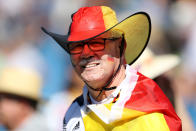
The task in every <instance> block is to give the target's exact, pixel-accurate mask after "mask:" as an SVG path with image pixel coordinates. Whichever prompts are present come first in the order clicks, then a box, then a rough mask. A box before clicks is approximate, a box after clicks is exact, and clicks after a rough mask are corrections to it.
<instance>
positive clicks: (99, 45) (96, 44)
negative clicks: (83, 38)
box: [89, 42, 105, 51]
mask: <svg viewBox="0 0 196 131" xmlns="http://www.w3.org/2000/svg"><path fill="white" fill-rule="evenodd" d="M89 46H90V48H91V50H93V51H100V50H103V49H104V47H105V46H104V42H103V43H102V42H90V43H89Z"/></svg>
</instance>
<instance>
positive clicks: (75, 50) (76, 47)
mask: <svg viewBox="0 0 196 131" xmlns="http://www.w3.org/2000/svg"><path fill="white" fill-rule="evenodd" d="M68 49H69V51H70V53H71V54H79V53H81V52H82V50H83V43H71V44H69V45H68Z"/></svg>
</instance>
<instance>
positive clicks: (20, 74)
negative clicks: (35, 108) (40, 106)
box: [0, 67, 41, 101]
mask: <svg viewBox="0 0 196 131" xmlns="http://www.w3.org/2000/svg"><path fill="white" fill-rule="evenodd" d="M40 92H41V77H40V75H39V74H38V73H36V72H34V71H31V70H26V69H21V68H12V67H6V68H3V69H2V71H1V74H0V93H5V94H11V95H16V96H21V97H24V98H28V99H31V100H36V101H38V100H39V99H40Z"/></svg>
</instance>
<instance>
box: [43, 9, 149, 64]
mask: <svg viewBox="0 0 196 131" xmlns="http://www.w3.org/2000/svg"><path fill="white" fill-rule="evenodd" d="M42 30H43V31H44V32H45V33H47V34H48V35H50V36H51V37H52V38H53V39H54V40H55V41H56V42H57V43H58V44H59V45H60V46H61V47H63V48H64V49H65V50H67V51H68V49H67V44H69V43H72V42H81V41H86V40H89V39H93V38H95V37H97V36H99V35H102V34H104V33H106V32H108V31H110V32H116V31H117V32H121V33H123V34H124V38H125V41H126V44H127V45H126V50H125V59H126V62H127V63H128V64H132V63H133V62H134V61H135V60H136V59H137V58H138V57H139V56H140V54H141V53H142V52H143V50H144V49H145V47H146V45H147V43H148V41H149V37H150V33H151V22H150V17H149V15H148V14H147V13H145V12H137V13H135V14H133V15H130V16H128V17H127V18H125V19H124V20H123V21H121V22H118V20H117V18H116V14H115V12H114V11H113V10H112V9H111V8H110V7H106V6H92V7H82V8H80V9H79V10H78V11H77V12H76V13H74V14H73V15H72V23H71V25H70V29H69V32H68V34H67V35H60V34H55V33H52V32H48V31H47V30H46V29H44V28H42ZM113 35H115V33H114V34H113ZM113 37H114V36H113Z"/></svg>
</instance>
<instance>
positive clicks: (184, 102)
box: [0, 0, 196, 131]
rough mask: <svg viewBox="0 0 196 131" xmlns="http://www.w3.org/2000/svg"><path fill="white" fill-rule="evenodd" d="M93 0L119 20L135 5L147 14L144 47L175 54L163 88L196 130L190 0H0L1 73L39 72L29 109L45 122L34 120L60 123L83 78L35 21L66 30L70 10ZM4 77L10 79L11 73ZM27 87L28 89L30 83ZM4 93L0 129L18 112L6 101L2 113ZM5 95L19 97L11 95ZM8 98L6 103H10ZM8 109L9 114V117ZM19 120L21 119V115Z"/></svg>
mask: <svg viewBox="0 0 196 131" xmlns="http://www.w3.org/2000/svg"><path fill="white" fill-rule="evenodd" d="M93 5H107V6H110V7H111V8H113V9H114V10H115V11H116V13H117V17H118V19H119V21H120V20H123V19H124V18H126V17H127V16H129V15H131V14H133V13H135V12H138V11H145V12H147V13H148V14H149V15H150V17H151V20H152V33H151V38H150V41H149V44H148V48H149V49H151V50H152V52H153V53H154V55H155V56H156V55H165V54H173V55H175V56H177V57H178V58H179V62H177V64H176V65H175V67H172V68H171V69H170V70H169V69H168V70H167V71H165V72H162V73H161V75H162V77H164V78H166V77H167V80H168V81H169V84H170V87H168V88H170V89H168V88H167V89H165V90H166V91H168V93H166V94H170V96H171V99H170V100H171V101H172V103H173V105H174V106H175V109H176V111H177V113H178V115H179V117H180V118H181V119H182V126H183V130H185V131H194V130H196V101H195V97H196V95H195V93H196V68H195V67H196V1H195V0H71V1H70V0H69V1H68V0H39V1H35V0H28V1H26V0H15V1H13V0H6V1H5V0H0V78H1V75H2V76H3V72H4V69H5V68H9V69H10V68H11V69H13V68H14V69H15V70H18V71H19V70H28V71H31V72H32V71H33V72H35V73H36V77H39V78H41V83H42V84H41V85H36V84H35V86H38V87H37V88H39V89H40V97H39V98H37V99H36V105H37V106H36V108H33V110H34V111H32V109H31V112H32V113H33V114H35V113H36V114H39V117H37V118H36V119H31V120H32V121H34V122H35V121H36V120H37V119H38V120H40V122H41V121H44V126H46V127H45V128H41V127H39V126H38V127H39V128H40V129H39V130H40V131H41V130H43V131H44V130H45V129H47V130H48V131H50V130H51V131H60V130H61V129H62V121H63V117H64V114H65V112H66V110H67V108H68V107H69V105H70V104H71V102H72V100H73V99H74V98H75V97H76V96H78V95H80V94H81V92H82V87H83V84H84V83H83V82H82V81H81V80H80V78H78V76H77V75H76V74H75V72H74V71H73V70H72V67H71V63H70V60H69V55H68V54H67V53H66V52H65V51H64V50H63V49H61V47H60V46H59V45H57V44H56V43H55V41H52V40H51V38H49V37H47V36H46V35H45V34H44V33H43V32H42V31H41V29H40V27H42V26H43V27H46V28H48V29H49V30H52V31H54V32H57V33H59V34H67V32H68V28H69V24H70V22H71V14H72V13H74V12H75V11H77V9H78V8H80V7H82V6H93ZM141 66H142V65H141ZM159 66H160V68H163V67H164V65H159ZM14 72H15V71H14ZM28 76H29V75H28ZM23 77H24V78H23ZM149 77H150V76H149ZM16 78H17V77H16ZM26 78H27V75H21V78H19V77H18V79H20V80H21V79H22V80H24V81H25V80H26ZM9 79H10V80H8V81H9V82H10V83H11V80H12V79H11V78H10V77H9ZM157 80H158V81H159V79H157ZM0 82H1V81H0ZM15 82H16V81H15ZM31 82H33V81H31ZM24 83H25V82H24ZM157 83H158V82H157ZM161 84H163V85H162V86H163V87H164V86H165V87H166V86H167V85H164V84H168V82H162V83H161ZM0 85H1V84H0ZM14 85H15V86H17V85H18V83H14ZM27 86H28V85H27ZM0 88H1V87H0ZM26 88H29V90H30V91H31V89H30V87H26ZM35 88H36V87H35ZM0 90H1V89H0ZM163 90H164V89H163ZM169 90H171V91H169ZM0 94H1V93H0ZM15 95H16V94H15ZM17 95H18V94H17ZM4 97H5V94H4V95H2V96H1V97H0V125H1V126H0V131H9V130H13V128H12V124H8V123H9V121H13V123H16V121H17V120H16V119H15V118H16V117H20V116H17V115H19V113H15V114H14V113H12V111H14V110H11V109H8V107H9V106H8V107H7V109H6V111H7V112H8V114H7V117H6V115H4V114H3V113H4V112H5V111H4V110H3V106H2V104H1V103H3V99H5V98H4ZM8 98H9V99H18V97H15V96H14V97H10V96H9V97H8ZM9 99H8V100H7V101H8V102H7V103H10V101H9ZM20 100H21V99H20ZM33 100H35V99H33ZM22 102H23V103H24V100H22ZM31 105H32V104H31ZM23 106H24V105H23ZM10 107H11V106H10ZM15 111H16V110H15ZM29 112H30V111H29ZM29 112H28V113H29ZM8 115H12V119H11V118H10V117H11V116H8ZM14 115H16V116H15V117H14ZM31 116H32V115H31ZM36 116H37V115H36ZM8 118H10V119H8ZM25 120H27V118H25ZM21 121H23V124H24V120H21ZM5 123H6V124H5ZM3 125H4V126H3ZM8 125H9V126H8ZM6 126H7V127H8V129H6V128H7V127H6ZM42 126H43V125H42ZM31 130H32V131H33V130H36V131H38V129H34V128H33V127H32V129H30V128H29V129H28V131H31ZM19 131H20V130H19Z"/></svg>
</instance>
